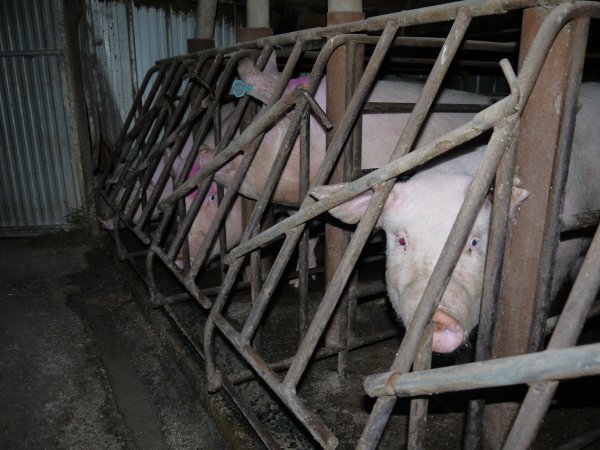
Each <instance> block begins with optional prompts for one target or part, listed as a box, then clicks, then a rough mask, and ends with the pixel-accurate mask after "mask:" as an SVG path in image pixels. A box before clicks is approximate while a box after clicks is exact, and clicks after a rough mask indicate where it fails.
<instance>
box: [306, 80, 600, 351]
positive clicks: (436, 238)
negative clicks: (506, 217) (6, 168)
mask: <svg viewBox="0 0 600 450" xmlns="http://www.w3.org/2000/svg"><path fill="white" fill-rule="evenodd" d="M581 103H582V106H581V109H580V110H579V112H578V114H577V122H576V127H575V134H574V138H573V149H572V158H571V166H570V171H569V176H568V179H567V185H566V192H565V207H564V214H565V215H570V214H575V213H580V212H583V211H586V210H593V209H598V208H600V195H599V194H600V176H599V175H600V174H599V173H598V169H600V168H599V167H598V162H599V159H598V153H597V149H598V147H597V146H598V142H600V130H599V129H598V127H597V126H595V125H594V121H595V118H596V117H598V116H599V115H600V84H598V83H586V84H584V85H583V86H582V90H581ZM484 150H485V147H478V148H475V149H474V150H471V151H467V152H463V153H462V154H459V155H458V156H457V157H454V158H452V157H450V159H447V160H446V161H442V162H438V163H435V164H432V165H430V166H428V167H427V168H425V169H423V170H421V171H419V172H417V173H416V174H415V175H414V176H413V177H412V178H410V179H409V180H408V181H405V182H397V183H396V184H395V185H394V188H393V190H392V192H391V194H390V196H389V198H388V200H387V201H386V203H385V205H384V208H383V210H382V213H381V215H380V217H379V219H378V223H377V225H378V226H380V227H381V228H383V230H384V231H385V235H386V249H387V251H386V253H387V254H386V284H387V290H388V296H389V298H390V301H391V303H392V305H393V307H394V309H395V311H396V313H397V315H398V316H399V318H400V319H401V320H402V321H403V322H404V323H405V324H408V323H410V321H411V320H412V318H413V316H414V312H415V310H416V308H417V306H418V302H419V300H420V298H421V296H422V294H423V292H424V290H425V286H426V285H427V283H428V281H429V278H430V276H431V274H432V272H433V268H434V266H435V264H436V262H437V260H438V259H439V257H440V254H441V251H442V248H443V246H444V243H445V242H446V240H447V239H448V236H449V234H450V229H451V227H452V224H453V223H454V221H455V219H456V216H457V214H458V211H459V208H460V206H461V204H462V202H463V200H464V198H465V190H466V188H467V186H468V184H469V183H470V181H471V179H472V178H473V175H474V172H475V169H476V167H477V166H478V164H479V162H480V161H481V159H482V156H483V152H484ZM338 188H339V186H333V185H331V186H321V187H319V188H316V189H315V190H314V192H313V195H314V196H315V197H316V198H323V197H325V196H326V195H328V194H329V193H331V192H333V191H335V190H337V189H338ZM527 195H528V193H527V191H526V190H525V189H523V188H521V187H515V188H513V196H512V197H513V198H512V203H511V214H513V215H514V214H515V212H516V211H517V210H518V208H519V206H520V204H521V203H522V202H523V201H524V200H525V199H526V198H527ZM371 196H372V192H371V191H367V192H365V193H363V194H360V195H359V196H357V197H354V198H353V199H351V200H349V201H348V202H346V203H344V204H342V205H340V206H338V207H337V208H334V209H332V210H331V211H330V213H331V214H332V215H333V216H335V217H337V218H338V219H340V220H342V221H344V222H347V223H356V222H357V221H358V220H359V219H360V218H361V216H362V215H363V214H364V211H365V209H366V205H367V203H368V200H369V199H370V198H371ZM490 213H491V202H490V200H489V199H486V200H485V202H484V204H483V206H482V207H481V210H480V211H479V213H478V216H477V218H476V221H475V224H474V225H473V228H472V230H471V234H470V236H469V238H468V240H467V242H466V244H465V247H464V251H463V253H462V255H461V257H460V259H459V261H458V263H457V265H456V267H455V269H454V271H453V273H452V276H451V278H450V281H449V283H448V285H447V287H446V290H445V292H444V294H443V296H442V298H441V301H440V303H439V306H438V308H437V309H436V311H435V312H434V315H433V318H432V321H433V324H434V333H433V351H435V352H440V353H449V352H452V351H454V350H456V349H457V348H458V347H459V346H461V345H462V344H463V342H464V341H465V339H466V338H467V336H468V335H469V333H470V331H471V330H472V329H473V327H474V326H475V325H476V324H477V321H478V318H479V308H480V302H481V288H482V283H483V272H484V263H485V256H486V249H487V242H488V234H489V223H490ZM584 248H585V240H583V239H572V240H567V241H563V242H561V243H560V245H559V248H558V254H557V260H556V270H555V273H554V274H553V284H552V295H553V296H555V295H556V294H557V292H558V290H559V288H560V287H561V283H562V282H563V280H564V278H565V276H566V275H567V273H568V272H569V270H571V268H572V267H573V266H574V264H575V263H576V261H577V259H578V258H579V257H580V255H581V253H582V251H583V249H584Z"/></svg>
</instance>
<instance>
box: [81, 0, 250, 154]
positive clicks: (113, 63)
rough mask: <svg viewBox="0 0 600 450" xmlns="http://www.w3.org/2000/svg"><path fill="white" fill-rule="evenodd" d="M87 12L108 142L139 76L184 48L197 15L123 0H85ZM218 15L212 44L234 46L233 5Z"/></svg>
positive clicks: (223, 7)
mask: <svg viewBox="0 0 600 450" xmlns="http://www.w3.org/2000/svg"><path fill="white" fill-rule="evenodd" d="M165 4H166V5H168V2H166V3H165ZM128 8H131V20H130V22H129V23H128V20H127V12H128ZM87 10H88V22H89V24H90V25H91V27H90V28H91V29H92V33H93V39H91V47H90V52H91V53H92V54H94V55H95V57H96V61H97V63H98V65H97V80H96V83H97V87H96V89H95V91H96V93H97V101H98V102H99V103H100V107H101V111H100V120H101V126H102V133H103V137H104V139H105V140H106V141H107V142H108V143H109V144H110V145H112V144H114V142H115V141H116V139H117V136H118V134H119V130H120V128H121V125H122V123H123V121H124V119H125V117H126V116H127V113H128V111H129V108H130V107H131V103H132V101H133V96H134V95H135V94H134V93H135V91H136V90H137V88H138V85H139V83H141V82H142V80H143V78H144V75H145V74H146V72H147V71H148V69H149V68H150V67H152V66H153V65H154V63H155V61H157V60H159V59H163V58H167V57H170V56H173V55H182V54H185V53H186V52H187V40H188V39H190V38H193V37H194V31H195V25H196V19H195V14H194V11H191V10H190V11H189V12H184V11H180V10H173V9H171V8H170V7H168V6H166V7H165V8H157V7H154V6H136V4H135V2H131V1H129V2H128V1H127V0H120V1H101V0H87ZM217 14H218V18H217V23H216V26H215V45H216V46H217V47H223V46H227V45H231V44H234V43H235V30H236V23H237V22H238V21H239V18H238V17H237V15H236V7H235V4H233V3H227V2H224V4H223V5H219V10H218V12H217ZM238 25H239V24H238ZM90 70H91V69H90ZM132 71H133V72H132Z"/></svg>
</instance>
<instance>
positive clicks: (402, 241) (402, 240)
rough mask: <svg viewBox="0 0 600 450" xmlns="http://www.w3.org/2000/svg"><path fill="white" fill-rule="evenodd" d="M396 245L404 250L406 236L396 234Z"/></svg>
mask: <svg viewBox="0 0 600 450" xmlns="http://www.w3.org/2000/svg"><path fill="white" fill-rule="evenodd" d="M398 245H399V246H400V248H402V249H403V250H404V251H406V236H405V235H404V234H400V235H398Z"/></svg>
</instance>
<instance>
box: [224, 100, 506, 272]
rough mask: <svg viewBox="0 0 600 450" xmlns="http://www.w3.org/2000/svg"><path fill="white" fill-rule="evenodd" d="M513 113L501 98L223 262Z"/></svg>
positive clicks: (309, 206)
mask: <svg viewBox="0 0 600 450" xmlns="http://www.w3.org/2000/svg"><path fill="white" fill-rule="evenodd" d="M514 111H515V105H514V103H512V102H511V101H509V100H507V99H503V100H501V101H500V102H498V103H495V104H494V105H492V106H490V107H488V108H486V109H484V110H483V111H481V112H480V113H478V114H477V115H475V117H474V118H473V119H472V120H471V121H470V122H468V123H466V124H465V125H463V126H461V127H458V128H456V129H455V130H453V131H451V132H449V133H447V134H445V135H444V136H442V137H440V138H438V139H436V140H434V141H432V142H431V143H429V144H427V145H424V146H423V147H420V148H419V149H417V150H414V151H412V152H410V153H409V154H407V155H404V156H403V157H402V158H397V159H395V160H393V161H391V162H389V163H387V164H386V165H384V166H382V167H380V168H379V169H376V170H374V171H372V172H370V173H368V174H366V175H364V176H362V177H361V178H359V179H358V180H355V181H353V182H350V183H347V184H345V185H344V186H343V187H341V188H340V189H339V190H337V191H336V192H334V193H332V194H330V195H328V196H327V197H325V198H323V199H321V200H319V201H315V202H313V201H312V200H310V199H309V203H306V204H303V206H302V207H301V209H300V211H298V213H296V214H293V215H291V216H290V217H288V218H287V219H284V220H282V221H281V222H279V223H276V224H275V225H273V226H272V227H271V228H269V229H268V230H265V231H263V232H262V233H260V234H259V235H258V236H256V237H254V238H252V239H251V240H249V241H246V242H242V243H240V244H239V245H238V246H237V247H235V248H234V249H232V250H231V251H230V252H229V253H228V255H227V256H226V257H225V262H226V263H227V264H231V263H232V262H233V261H235V260H236V259H238V258H240V257H242V256H243V255H245V254H246V253H249V252H251V251H252V250H254V249H255V248H257V247H260V246H263V245H266V244H268V243H269V242H272V241H274V240H276V239H279V238H280V236H282V235H284V234H288V233H290V232H291V231H292V230H293V229H294V228H297V227H298V226H300V225H302V224H304V223H306V222H308V221H309V220H311V219H314V218H315V217H317V216H318V215H320V214H323V213H324V212H327V211H329V210H330V209H332V208H334V207H336V206H338V205H340V204H342V203H344V202H346V201H348V200H350V199H351V198H353V197H354V196H356V195H358V194H360V193H361V192H365V191H367V190H368V189H370V188H373V187H374V186H376V185H378V184H379V183H382V182H385V181H387V180H390V179H392V178H396V177H397V176H398V175H400V174H402V173H404V172H406V171H409V170H411V169H414V168H415V167H417V166H420V165H422V164H425V163H426V162H428V161H430V160H431V159H433V158H435V157H437V156H440V155H442V154H443V153H445V152H447V151H448V150H450V149H453V148H455V147H457V146H458V145H461V144H464V143H465V142H468V141H470V140H472V139H474V138H475V137H477V136H480V135H481V134H483V133H484V132H486V131H488V130H489V129H490V128H492V127H493V125H494V123H495V122H497V121H499V120H500V119H502V118H503V117H506V116H507V115H509V114H511V113H513V112H514ZM322 167H323V165H322ZM321 184H322V183H321ZM312 185H313V189H314V186H318V184H317V182H316V181H313V184H312ZM305 201H306V200H305Z"/></svg>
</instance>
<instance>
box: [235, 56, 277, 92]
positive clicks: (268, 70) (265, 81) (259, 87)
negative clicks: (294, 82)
mask: <svg viewBox="0 0 600 450" xmlns="http://www.w3.org/2000/svg"><path fill="white" fill-rule="evenodd" d="M238 75H239V76H240V78H241V80H242V81H243V82H244V83H246V84H248V85H249V86H251V87H252V89H251V90H249V91H248V92H247V94H248V95H250V96H251V97H254V98H255V99H257V100H260V101H261V102H262V103H265V104H266V103H268V102H269V100H270V99H271V94H272V93H273V91H274V90H275V86H276V85H277V81H278V80H279V72H278V71H277V60H276V56H275V52H273V53H271V57H270V58H269V61H268V62H267V65H266V66H265V70H264V71H263V72H261V71H260V70H258V69H257V68H256V65H255V64H254V63H253V62H252V61H251V60H250V59H248V58H244V59H242V60H241V61H240V62H239V64H238Z"/></svg>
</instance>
